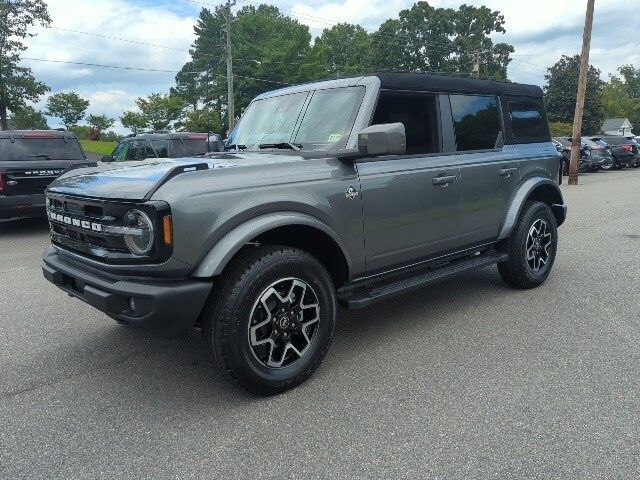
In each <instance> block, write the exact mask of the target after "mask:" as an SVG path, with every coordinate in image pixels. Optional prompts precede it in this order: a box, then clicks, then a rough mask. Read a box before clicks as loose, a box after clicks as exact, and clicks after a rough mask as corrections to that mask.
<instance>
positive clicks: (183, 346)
mask: <svg viewBox="0 0 640 480" xmlns="http://www.w3.org/2000/svg"><path fill="white" fill-rule="evenodd" d="M507 291H508V288H507V287H505V286H504V285H503V284H502V283H501V282H500V279H499V277H498V275H497V273H496V272H495V269H485V270H482V271H478V272H472V273H469V274H466V275H462V276H461V277H459V278H457V279H455V280H452V281H448V282H445V283H441V284H439V285H434V286H431V287H428V288H423V289H421V290H418V291H417V292H414V293H410V294H406V295H403V296H401V297H398V298H396V299H391V300H388V301H385V302H381V303H379V304H377V305H373V306H371V307H369V308H366V309H363V310H360V311H347V310H344V309H340V310H339V315H338V326H337V329H336V334H335V338H334V342H333V345H332V347H331V349H330V350H329V353H328V356H327V358H326V359H325V362H324V363H323V365H322V366H321V368H320V369H319V371H318V372H317V373H316V375H315V376H314V377H312V378H311V379H310V380H309V381H308V382H307V383H306V384H304V385H302V386H300V387H298V388H297V389H295V390H299V389H301V388H312V389H313V388H322V385H324V384H326V383H327V382H330V381H331V380H330V378H331V377H332V376H334V375H336V374H338V373H340V371H342V370H343V368H344V366H345V365H350V364H353V368H357V361H356V360H355V358H354V357H358V356H363V355H364V356H368V354H367V352H369V351H371V352H372V354H374V352H375V351H376V350H378V349H380V348H385V346H386V345H387V344H388V341H389V339H390V338H396V339H398V338H403V337H406V336H414V335H429V332H428V331H429V330H431V329H433V328H434V327H436V326H438V325H441V324H446V323H447V322H448V321H451V319H452V317H455V316H457V315H456V313H459V312H460V310H463V309H468V310H469V315H474V310H475V306H476V305H477V303H476V301H477V302H481V301H482V298H486V296H487V295H491V294H495V293H496V292H501V293H502V294H506V293H507ZM454 298H457V300H455V299H454ZM96 333H97V335H96V337H95V338H94V340H95V342H96V344H98V345H97V346H96V345H92V346H88V345H83V346H80V345H79V346H78V352H77V354H78V355H80V356H82V355H83V352H82V351H83V350H84V355H86V349H87V348H90V349H91V351H92V353H93V354H95V353H96V352H101V351H110V350H114V349H115V350H118V351H119V352H121V358H119V359H114V360H113V361H107V362H101V364H99V365H96V366H95V367H96V371H97V372H98V373H99V374H104V375H106V376H108V377H109V379H110V381H115V382H117V383H118V382H119V383H120V385H119V389H122V390H124V391H130V392H132V394H133V395H134V396H135V397H136V398H138V399H140V400H139V401H141V402H143V403H145V404H148V402H149V401H150V400H149V399H155V400H154V404H155V405H156V407H158V408H161V409H163V410H164V409H165V408H166V407H167V406H169V405H174V404H175V405H181V404H184V403H185V402H187V403H189V404H191V403H193V402H195V404H196V405H200V406H202V407H203V408H211V407H215V408H216V409H217V410H220V409H221V408H223V409H225V408H226V409H231V410H236V409H237V408H238V406H240V405H246V404H251V403H254V402H258V403H260V402H262V401H265V399H262V398H261V397H256V396H252V395H250V394H248V393H246V392H243V391H240V390H238V389H236V388H234V387H233V386H231V385H230V384H228V383H227V381H226V379H225V378H224V377H223V375H222V373H221V372H220V371H218V370H217V367H215V366H213V365H212V364H211V363H210V362H209V360H208V359H207V358H206V357H205V354H204V351H203V346H202V338H201V332H200V331H198V330H193V331H191V332H190V333H189V334H188V335H187V336H186V337H184V338H181V339H177V340H165V339H161V338H157V337H152V336H150V335H149V334H148V333H147V332H144V331H141V330H138V329H136V328H133V327H126V326H118V325H114V326H113V327H109V328H108V329H107V330H106V331H104V330H102V331H101V332H96ZM426 348H428V347H426ZM70 355H71V356H74V354H70ZM112 368H122V369H124V371H123V372H109V370H110V369H112ZM323 377H324V378H323ZM316 381H317V383H315V382H316ZM158 386H162V388H158ZM133 392H134V393H133ZM291 394H293V395H296V394H295V393H291ZM285 395H288V394H285ZM132 401H134V400H133V399H132Z"/></svg>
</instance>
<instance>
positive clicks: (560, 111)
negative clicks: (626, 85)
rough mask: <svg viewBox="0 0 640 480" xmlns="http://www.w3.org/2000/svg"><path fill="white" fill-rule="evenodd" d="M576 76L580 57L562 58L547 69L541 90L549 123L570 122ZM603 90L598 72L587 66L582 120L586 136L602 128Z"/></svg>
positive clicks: (574, 97)
mask: <svg viewBox="0 0 640 480" xmlns="http://www.w3.org/2000/svg"><path fill="white" fill-rule="evenodd" d="M579 74H580V55H575V56H573V57H568V56H566V55H564V56H562V58H560V60H558V62H557V63H556V64H555V65H553V66H552V67H550V68H549V70H548V73H547V75H546V76H545V79H546V82H547V83H546V85H545V87H544V91H545V101H546V105H547V113H548V116H549V120H550V121H552V122H565V123H573V116H574V113H575V108H576V92H577V91H578V76H579ZM603 87H604V81H602V79H601V78H600V70H598V69H597V68H594V67H592V66H590V67H589V73H588V77H587V91H586V96H585V106H584V118H583V121H582V131H583V132H585V133H586V134H590V133H597V132H599V131H600V127H601V126H602V122H603V120H604V117H605V112H604V105H603V99H602V89H603Z"/></svg>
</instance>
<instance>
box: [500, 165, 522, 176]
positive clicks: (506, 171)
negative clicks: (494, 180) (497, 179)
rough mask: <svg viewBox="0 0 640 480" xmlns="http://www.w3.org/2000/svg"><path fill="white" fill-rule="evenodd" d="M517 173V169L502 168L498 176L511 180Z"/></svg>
mask: <svg viewBox="0 0 640 480" xmlns="http://www.w3.org/2000/svg"><path fill="white" fill-rule="evenodd" d="M517 171H518V169H517V168H516V167H508V168H501V169H499V170H498V175H500V176H501V177H503V178H509V177H510V176H511V175H513V174H514V173H516V172H517Z"/></svg>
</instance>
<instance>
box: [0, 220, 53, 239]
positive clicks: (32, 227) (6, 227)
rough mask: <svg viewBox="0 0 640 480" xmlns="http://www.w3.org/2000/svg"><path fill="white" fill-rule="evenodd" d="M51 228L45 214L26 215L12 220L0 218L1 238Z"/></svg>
mask: <svg viewBox="0 0 640 480" xmlns="http://www.w3.org/2000/svg"><path fill="white" fill-rule="evenodd" d="M47 230H49V222H48V221H47V217H46V216H45V215H41V216H37V217H24V218H16V219H12V220H0V239H1V238H13V237H18V236H23V235H25V234H34V233H41V232H45V231H47Z"/></svg>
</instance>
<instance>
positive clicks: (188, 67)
mask: <svg viewBox="0 0 640 480" xmlns="http://www.w3.org/2000/svg"><path fill="white" fill-rule="evenodd" d="M169 94H170V95H173V96H176V97H180V98H182V100H184V101H185V103H188V104H189V105H190V106H191V109H192V110H193V111H195V110H197V109H198V103H199V102H200V99H201V97H202V92H201V86H200V79H199V78H198V74H197V73H196V66H195V65H194V63H193V62H187V63H185V64H184V66H183V67H182V69H181V70H180V71H179V72H178V74H177V75H176V86H175V87H172V88H171V89H170V90H169Z"/></svg>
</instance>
